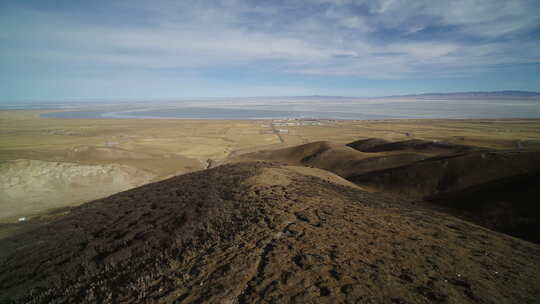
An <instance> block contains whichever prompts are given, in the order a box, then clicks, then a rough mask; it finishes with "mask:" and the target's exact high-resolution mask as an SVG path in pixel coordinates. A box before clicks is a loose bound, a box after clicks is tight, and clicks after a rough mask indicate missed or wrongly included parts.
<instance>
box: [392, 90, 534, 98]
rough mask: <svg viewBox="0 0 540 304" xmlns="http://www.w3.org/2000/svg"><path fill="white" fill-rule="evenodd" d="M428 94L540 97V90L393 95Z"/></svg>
mask: <svg viewBox="0 0 540 304" xmlns="http://www.w3.org/2000/svg"><path fill="white" fill-rule="evenodd" d="M426 96H438V97H540V92H532V91H491V92H482V91H473V92H455V93H424V94H411V95H401V96H392V97H426Z"/></svg>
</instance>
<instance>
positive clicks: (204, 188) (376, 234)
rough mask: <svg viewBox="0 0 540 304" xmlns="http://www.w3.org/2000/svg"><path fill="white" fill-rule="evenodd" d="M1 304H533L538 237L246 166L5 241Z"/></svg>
mask: <svg viewBox="0 0 540 304" xmlns="http://www.w3.org/2000/svg"><path fill="white" fill-rule="evenodd" d="M0 247H1V248H5V249H6V250H2V251H1V252H0V295H1V299H2V300H0V302H2V301H3V302H7V303H10V302H15V303H51V302H53V303H96V302H104V303H119V302H122V303H203V302H205V303H206V302H207V303H533V302H535V301H537V300H538V298H539V297H540V246H538V245H535V244H532V243H528V242H525V241H521V240H519V239H515V238H512V237H509V236H506V235H504V234H500V233H497V232H493V231H491V230H488V229H484V228H482V227H479V226H476V225H474V224H470V223H468V222H465V221H462V220H459V219H457V218H455V217H452V216H448V215H445V214H443V213H438V212H434V211H431V210H429V209H425V208H423V207H419V206H417V205H412V204H408V203H405V202H403V201H402V200H399V199H393V198H391V197H388V196H385V195H382V194H376V193H368V192H365V191H362V190H360V189H358V188H356V187H355V186H354V185H352V184H350V183H348V182H347V181H345V180H343V179H341V178H339V177H337V176H335V175H332V174H330V173H327V172H324V171H322V170H318V169H311V168H304V167H291V166H285V165H279V164H276V163H262V162H258V163H240V164H231V165H224V166H220V167H217V168H214V169H209V170H205V171H201V172H196V173H191V174H187V175H182V176H178V177H174V178H171V179H168V180H165V181H162V182H158V183H154V184H149V185H146V186H143V187H140V188H137V189H133V190H130V191H126V192H122V193H119V194H116V195H113V196H111V197H108V198H105V199H101V200H97V201H94V202H91V203H87V204H85V205H82V206H80V207H77V208H73V209H72V210H71V212H70V213H69V214H68V215H66V216H64V217H61V218H59V219H57V220H55V221H53V222H51V223H49V224H48V225H46V226H45V227H43V228H41V229H36V230H35V231H32V232H29V233H26V234H24V235H20V236H18V237H17V238H16V239H15V238H13V239H9V240H3V241H1V243H0Z"/></svg>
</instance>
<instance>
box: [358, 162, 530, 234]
mask: <svg viewBox="0 0 540 304" xmlns="http://www.w3.org/2000/svg"><path fill="white" fill-rule="evenodd" d="M539 177H540V153H537V152H517V151H491V152H480V151H479V152H469V153H461V154H455V155H451V156H439V157H433V158H429V159H426V160H423V161H419V162H415V163H412V164H409V165H406V166H401V167H396V168H391V169H386V170H381V171H373V172H368V173H364V174H358V175H353V176H350V177H349V180H350V181H351V182H354V183H356V184H358V185H360V186H362V187H365V188H367V189H371V190H375V191H382V192H386V193H392V194H394V195H397V196H399V197H402V198H404V197H409V198H414V199H420V200H427V201H429V202H433V203H435V204H437V205H442V206H445V207H448V208H449V209H448V211H449V212H450V213H452V214H455V215H460V216H464V218H466V219H469V220H472V221H474V222H475V223H477V224H480V225H483V226H486V227H488V228H491V229H495V230H498V231H501V232H505V233H509V234H511V235H514V236H517V237H521V238H524V239H527V240H529V241H533V242H537V243H540V238H539V237H538V229H540V209H539V207H538V204H537V201H538V197H539V194H540V192H539V191H540V190H538V181H539V180H540V179H539Z"/></svg>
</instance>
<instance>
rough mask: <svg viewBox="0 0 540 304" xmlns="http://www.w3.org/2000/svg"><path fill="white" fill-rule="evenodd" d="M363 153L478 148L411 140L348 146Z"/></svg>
mask: <svg viewBox="0 0 540 304" xmlns="http://www.w3.org/2000/svg"><path fill="white" fill-rule="evenodd" d="M348 145H349V146H351V147H354V148H355V149H357V150H359V151H362V152H388V151H403V150H409V151H417V152H431V153H457V152H466V151H472V150H478V148H475V147H471V146H464V145H457V144H451V143H444V142H433V141H425V140H421V139H411V140H405V141H397V142H386V143H385V142H384V141H383V140H380V139H376V138H370V139H367V140H364V141H356V142H353V143H350V144H348Z"/></svg>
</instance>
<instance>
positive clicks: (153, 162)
mask: <svg viewBox="0 0 540 304" xmlns="http://www.w3.org/2000/svg"><path fill="white" fill-rule="evenodd" d="M46 112H50V110H16V111H0V179H1V180H2V183H3V185H2V186H0V224H3V225H8V224H9V225H11V224H10V223H14V222H17V221H18V220H19V219H20V217H26V218H31V217H34V216H38V215H39V214H45V213H46V212H48V211H50V210H52V209H57V208H62V207H66V206H72V205H77V204H80V203H83V202H85V201H90V200H93V199H97V198H100V197H104V196H107V195H110V194H113V193H115V192H119V191H123V190H127V189H129V188H132V187H136V186H138V185H141V184H144V183H148V182H154V181H158V180H162V179H165V178H167V177H170V176H174V175H178V174H182V173H187V172H192V171H196V170H201V169H205V168H208V167H211V166H215V165H218V164H220V163H221V162H224V161H226V160H227V159H228V158H231V157H234V156H238V155H241V154H244V153H250V152H255V151H259V150H268V149H278V148H283V147H288V146H295V145H299V144H304V143H308V142H314V141H323V140H324V141H331V142H335V143H338V144H345V143H349V142H352V141H355V140H358V139H362V138H370V137H377V138H382V139H386V140H389V141H398V140H407V139H424V140H437V141H445V142H451V143H457V144H464V145H476V146H481V147H486V148H492V149H515V147H516V142H517V141H520V142H522V143H523V144H520V147H521V146H522V148H523V149H535V150H538V149H540V119H519V120H518V119H515V120H512V119H504V120H423V119H411V120H376V121H375V120H373V121H336V120H320V121H319V123H320V124H319V125H317V124H315V125H302V124H297V125H289V126H275V125H273V124H272V122H273V121H271V120H243V121H240V120H236V121H235V120H230V121H225V120H165V119H53V118H41V117H40V114H42V113H46ZM291 124H295V123H294V121H293V123H291ZM279 130H281V133H279V132H278V131H279ZM26 218H25V220H26ZM1 237H2V233H1V229H0V238H1Z"/></svg>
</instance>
